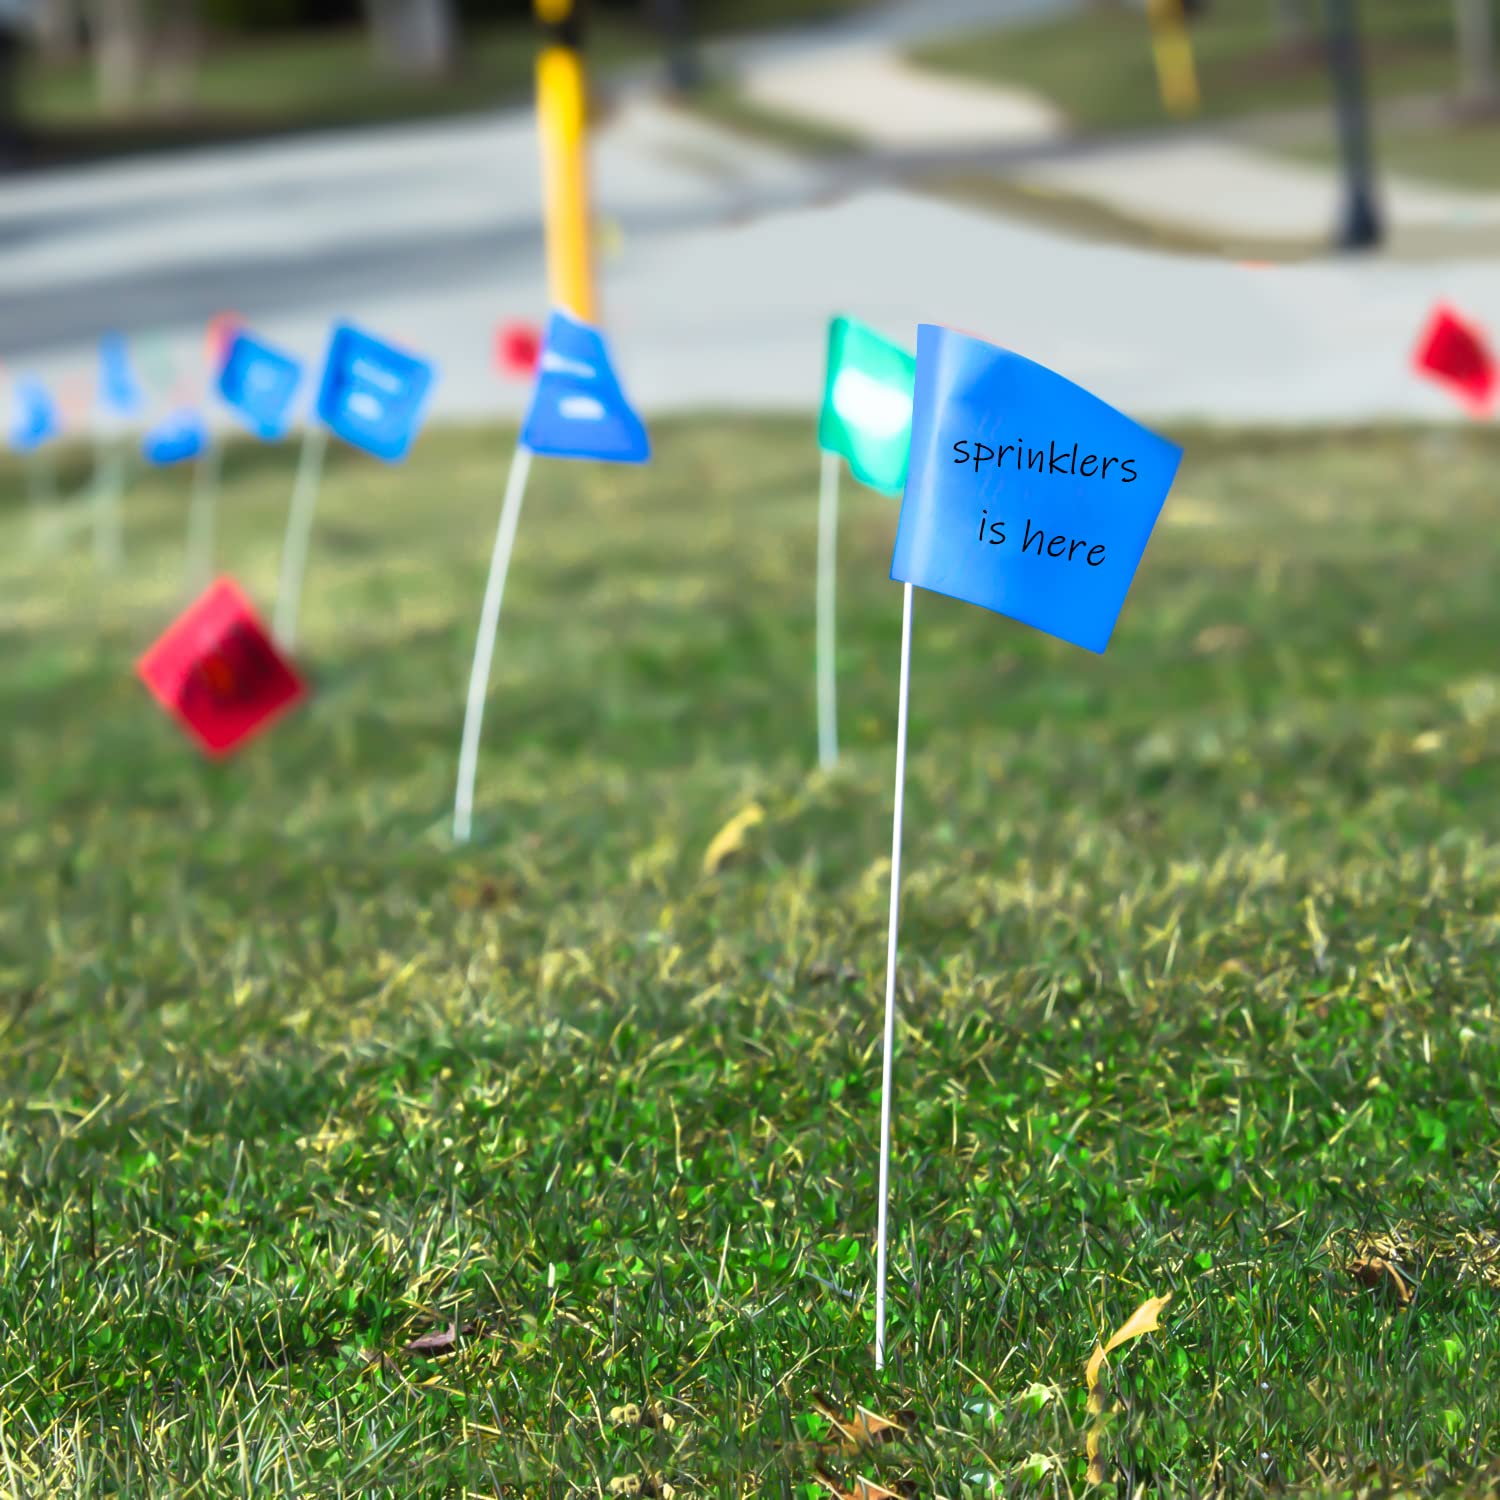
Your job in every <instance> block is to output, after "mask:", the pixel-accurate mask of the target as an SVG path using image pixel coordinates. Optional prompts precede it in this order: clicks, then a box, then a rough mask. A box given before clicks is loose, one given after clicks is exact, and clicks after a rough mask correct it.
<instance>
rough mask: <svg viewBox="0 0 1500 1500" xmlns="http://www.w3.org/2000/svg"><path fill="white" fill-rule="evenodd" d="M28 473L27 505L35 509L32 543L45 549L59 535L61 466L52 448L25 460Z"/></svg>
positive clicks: (26, 456) (29, 456) (34, 453)
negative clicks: (58, 493)
mask: <svg viewBox="0 0 1500 1500" xmlns="http://www.w3.org/2000/svg"><path fill="white" fill-rule="evenodd" d="M22 462H23V464H24V466H25V469H26V503H27V505H28V506H30V508H31V540H32V544H33V545H34V546H38V547H40V546H44V545H46V544H47V543H48V542H50V541H51V540H52V539H53V538H54V537H55V536H56V534H57V465H56V462H55V461H54V459H53V456H52V452H51V450H50V449H48V448H36V449H33V450H31V451H30V452H28V453H27V454H26V455H25V457H24V459H23V460H22Z"/></svg>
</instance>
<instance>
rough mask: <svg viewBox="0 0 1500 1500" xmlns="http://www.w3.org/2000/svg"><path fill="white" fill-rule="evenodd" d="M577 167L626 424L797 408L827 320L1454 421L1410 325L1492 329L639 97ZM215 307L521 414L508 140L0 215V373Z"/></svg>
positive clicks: (1325, 278) (138, 172)
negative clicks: (1078, 222) (414, 369)
mask: <svg viewBox="0 0 1500 1500" xmlns="http://www.w3.org/2000/svg"><path fill="white" fill-rule="evenodd" d="M960 3H964V0H960ZM594 162H595V168H596V171H595V177H596V182H597V185H598V198H599V203H600V208H601V211H602V213H603V215H604V216H605V217H606V218H607V219H609V220H613V221H615V223H617V225H618V229H619V233H618V235H617V236H610V237H609V238H612V239H617V241H618V245H617V248H616V250H615V253H613V254H612V255H609V256H606V257H605V259H604V260H603V263H602V268H601V281H602V298H603V303H604V317H605V321H606V323H607V325H608V327H609V329H610V331H611V333H612V336H613V338H614V340H615V343H616V347H617V352H618V357H619V361H620V364H621V367H622V370H623V372H624V374H625V376H626V380H627V385H628V386H629V388H630V389H631V390H632V391H633V393H634V394H635V396H636V398H637V400H638V401H639V402H640V404H641V405H642V406H643V407H645V408H646V409H647V410H648V411H664V410H668V409H682V408H696V407H705V406H710V407H722V408H752V409H788V408H802V407H808V406H810V405H812V404H813V403H814V402H815V401H816V399H817V396H818V393H819V391H820V388H821V368H820V365H821V358H822V347H823V339H824V330H825V327H826V323H827V319H828V317H829V315H830V314H831V313H833V312H835V311H846V312H849V313H852V314H854V315H856V316H860V317H864V318H866V319H868V320H870V321H872V322H874V323H876V324H877V325H879V326H882V327H884V328H886V329H887V330H889V331H890V332H891V333H892V334H893V335H896V336H898V337H902V338H905V339H907V340H910V339H912V338H913V337H914V325H915V324H916V323H917V322H918V321H923V320H926V321H938V322H949V323H952V324H955V325H957V326H960V327H963V328H967V329H970V330H973V331H975V332H979V333H982V334H985V335H986V336H988V337H991V338H993V339H995V340H996V341H997V342H1001V343H1005V344H1007V345H1009V346H1011V347H1014V348H1016V349H1018V350H1020V351H1021V352H1023V353H1025V354H1027V355H1029V356H1031V357H1033V358H1035V359H1039V360H1041V361H1043V362H1045V363H1047V364H1050V365H1052V366H1054V367H1055V368H1057V369H1058V370H1060V371H1062V372H1063V373H1065V374H1067V375H1069V376H1070V377H1072V378H1073V379H1075V380H1078V381H1079V382H1081V383H1083V384H1085V385H1087V386H1089V387H1090V388H1092V389H1094V390H1096V391H1097V392H1098V393H1099V394H1100V395H1102V396H1105V397H1106V398H1107V399H1110V400H1113V401H1115V402H1117V403H1119V404H1121V405H1122V406H1124V407H1125V408H1126V409H1127V410H1129V411H1131V412H1133V413H1135V414H1138V415H1140V416H1143V417H1146V418H1156V419H1162V418H1180V417H1206V418H1211V419H1216V420H1250V421H1266V422H1277V423H1282V422H1294V423H1295V422H1308V421H1318V420H1363V419H1368V418H1375V417H1382V416H1407V417H1423V416H1431V417H1439V418H1442V417H1453V418H1454V419H1457V418H1458V416H1459V414H1458V413H1457V412H1456V411H1455V410H1454V409H1453V408H1452V407H1451V406H1450V404H1449V403H1448V402H1447V400H1446V399H1445V398H1444V397H1443V395H1442V394H1441V393H1440V392H1436V391H1433V390H1431V389H1429V388H1428V387H1427V386H1426V385H1424V384H1423V383H1421V382H1419V381H1417V380H1416V379H1414V378H1413V377H1412V375H1411V374H1410V371H1409V369H1408V365H1407V360H1408V355H1409V350H1410V347H1411V344H1412V342H1413V340H1414V338H1415V336H1416V333H1417V330H1418V327H1419V325H1420V323H1421V322H1422V320H1423V318H1424V316H1425V314H1426V312H1427V310H1428V308H1429V306H1430V305H1431V303H1432V301H1433V300H1434V299H1435V298H1436V297H1439V296H1446V297H1448V298H1450V299H1452V300H1453V301H1455V302H1456V303H1458V304H1459V305H1460V306H1462V307H1464V308H1466V309H1467V310H1469V311H1470V312H1471V313H1472V314H1473V315H1474V316H1476V317H1478V318H1479V319H1481V320H1482V321H1485V322H1487V323H1488V324H1489V326H1491V327H1492V328H1494V329H1497V330H1500V268H1497V267H1496V265H1495V264H1493V263H1489V262H1473V263H1457V264H1448V265H1441V266H1434V265H1430V264H1429V265H1416V264H1401V263H1395V262H1391V261H1386V260H1365V261H1357V260H1329V261H1327V262H1323V263H1316V264H1303V265H1298V266H1287V267H1280V268H1276V269H1253V268H1245V267H1242V266H1239V265H1235V264H1232V263H1229V262H1225V261H1220V260H1214V259H1209V258H1195V257H1188V256H1181V255H1171V254H1160V253H1151V252H1142V251H1136V250H1127V249H1122V248H1119V247H1115V246H1109V245H1103V244H1093V243H1082V242H1077V241H1074V240H1071V239H1068V238H1065V237H1063V236H1060V235H1058V234H1054V233H1052V232H1049V231H1044V230H1041V229H1039V228H1036V227H1034V226H1031V225H1027V224H1023V223H1020V222H1016V221H1009V220H1005V219H1001V218H997V217H994V216H991V215H989V214H986V213H983V212H980V211H978V210H970V209H967V208H963V207H959V206H956V205H953V204H950V203H946V202H942V201H939V200H936V199H932V198H928V197H924V196H920V195H916V194H913V193H910V192H907V191H904V190H900V189H897V188H893V187H890V186H882V185H880V184H878V183H874V182H871V183H866V184H865V185H851V184H850V183H847V182H846V183H844V184H843V185H842V188H843V190H842V191H841V184H840V183H839V181H838V180H837V179H831V178H829V177H828V176H827V175H826V169H823V168H815V167H813V166H810V165H808V164H806V163H804V162H801V161H798V160H794V159H790V158H786V157H782V156H781V155H779V154H777V153H772V152H767V151H765V150H763V149H761V148H758V147H751V146H749V145H747V144H745V143H744V142H742V141H740V140H739V139H738V138H735V137H731V136H726V135H724V134H723V133H722V132H719V131H717V130H713V129H710V128H707V127H705V126H703V125H701V124H699V123H698V122H696V121H694V120H691V119H689V118H685V117H683V116H681V115H679V114H676V113H675V112H673V111H671V110H669V109H666V108H663V107H661V106H659V105H656V104H654V103H652V102H651V101H650V99H649V98H647V97H645V96H643V95H640V94H637V95H635V96H633V97H632V99H631V100H630V102H628V103H627V104H626V105H625V106H624V107H623V108H622V109H621V110H620V112H619V113H618V114H617V115H616V117H615V118H614V119H612V120H611V121H610V123H609V124H608V125H607V127H606V128H605V129H604V130H603V131H602V132H601V134H600V137H599V139H598V141H597V144H596V149H595V156H594ZM1203 190H1204V191H1205V192H1212V191H1213V184H1212V183H1205V184H1204V187H1203ZM225 309H233V310H234V311H236V312H238V313H240V314H242V315H243V316H244V317H245V318H246V319H247V320H248V321H250V322H251V323H252V324H254V325H256V326H257V327H258V328H260V329H261V330H262V331H263V332H264V333H265V334H266V335H267V336H268V337H271V338H273V339H276V340H278V341H280V342H282V343H284V344H286V345H287V346H289V347H291V348H293V349H295V350H299V351H301V352H302V353H304V354H306V355H308V356H309V357H311V358H316V357H317V356H318V355H319V354H320V352H321V350H322V348H323V346H324V343H325V341H326V331H327V327H328V323H329V321H330V320H331V319H332V318H333V317H335V316H344V317H350V318H353V319H354V320H355V321H357V322H361V323H363V324H366V325H368V326H369V327H371V328H372V329H373V330H375V331H378V332H382V333H384V334H386V335H388V336H390V337H393V338H395V339H396V340H397V341H399V342H404V343H406V344H408V345H410V346H412V347H414V348H416V349H418V350H420V351H422V352H424V353H426V354H428V355H429V356H431V357H432V358H433V359H434V360H435V361H436V363H437V365H438V367H439V374H440V378H439V381H438V384H437V387H436V391H435V395H434V413H435V415H438V416H444V417H450V418H473V417H479V416H485V415H490V414H493V413H496V412H512V413H513V412H516V411H518V410H519V408H520V406H521V404H522V402H523V399H524V390H523V388H522V387H520V386H519V385H516V384H514V383H507V382H505V381H504V380H502V379H500V378H499V377H498V376H497V375H496V374H495V372H494V369H493V365H492V359H491V350H492V338H493V330H494V328H495V326H496V324H497V322H498V321H500V320H503V319H506V318H513V317H515V318H528V319H534V320H540V318H541V317H542V316H543V314H544V311H545V285H544V274H543V259H542V244H541V236H540V227H539V188H538V173H537V164H536V150H535V140H534V135H533V131H532V126H531V121H530V119H529V117H527V116H526V115H525V114H521V113H512V114H507V115H499V116H490V117H485V118H481V119H468V120H456V121H447V122H442V123H437V124H424V125H418V126H403V127H399V128H391V129H385V130H378V131H366V132H362V133H358V134H350V135H347V136H339V137H320V138H317V139H314V140H300V141H282V142H276V143H269V144H260V145H255V146H239V147H232V148H231V147H219V148H214V149H212V150H205V151H203V152H198V153H188V154H184V155H183V156H181V157H178V158H174V159H170V160H164V159H156V160H152V161H145V162H136V163H131V164H121V165H110V166H106V167H94V168H89V169H86V170H75V171H71V172H67V173H58V174H54V175H48V176H36V177H31V178H27V179H24V180H21V181H18V182H16V183H13V184H8V185H7V186H6V188H5V191H4V193H3V195H0V359H3V360H4V362H5V365H6V367H7V369H8V371H9V372H11V373H19V372H20V371H22V370H35V371H36V372H38V373H41V374H43V375H46V376H49V377H52V378H59V377H68V376H71V381H66V380H65V383H67V384H68V385H69V387H70V389H72V390H73V391H75V392H77V391H80V390H82V389H83V387H84V384H85V380H84V376H85V373H86V372H87V371H88V370H89V368H90V366H91V360H92V349H93V346H94V342H95V340H96V338H97V336H98V334H99V332H100V331H101V330H104V329H107V328H118V329H121V330H123V331H124V332H126V333H127V334H131V335H133V336H141V335H147V334H150V335H156V336H157V337H158V341H159V340H160V338H163V337H164V338H166V339H168V340H170V341H171V343H172V345H173V347H174V348H175V349H176V350H177V351H178V353H179V356H180V360H179V362H180V364H181V366H182V368H183V369H184V370H186V369H189V368H190V367H191V366H192V364H193V362H194V361H195V360H196V359H198V358H199V351H200V350H201V347H202V329H203V324H204V322H205V321H206V320H207V319H208V318H209V317H211V316H212V315H214V314H215V313H218V312H220V311H223V310H225ZM80 399H81V398H80ZM75 404H77V403H76V402H75Z"/></svg>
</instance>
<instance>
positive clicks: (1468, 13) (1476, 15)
mask: <svg viewBox="0 0 1500 1500" xmlns="http://www.w3.org/2000/svg"><path fill="white" fill-rule="evenodd" d="M1453 20H1454V29H1455V31H1456V32H1457V34H1458V65H1459V95H1460V97H1461V98H1462V99H1463V102H1464V103H1465V104H1471V105H1480V106H1492V105H1494V104H1495V103H1497V102H1500V82H1497V80H1496V76H1495V12H1494V9H1493V7H1492V5H1491V3H1490V0H1454V15H1453Z"/></svg>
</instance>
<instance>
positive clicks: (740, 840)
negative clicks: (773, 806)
mask: <svg viewBox="0 0 1500 1500" xmlns="http://www.w3.org/2000/svg"><path fill="white" fill-rule="evenodd" d="M765 816H766V814H765V809H764V808H762V807H761V805H760V803H758V802H752V803H750V805H749V806H748V807H743V808H741V809H740V811H739V812H737V813H736V814H735V815H734V816H733V817H732V818H731V819H730V820H729V821H728V822H727V823H726V824H725V825H724V826H723V827H722V828H721V829H720V830H719V831H718V832H717V833H716V834H715V835H714V837H713V842H712V843H711V844H709V846H708V849H707V850H706V851H705V853H704V855H703V873H704V874H705V875H717V874H718V873H719V869H720V868H721V866H722V865H723V864H724V862H725V861H726V860H728V859H731V858H732V857H733V856H734V855H736V854H738V853H740V851H741V850H742V849H744V847H745V835H746V834H747V833H748V832H749V831H750V829H752V828H754V827H755V825H756V824H757V823H761V822H764V821H765Z"/></svg>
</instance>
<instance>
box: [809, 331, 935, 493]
mask: <svg viewBox="0 0 1500 1500" xmlns="http://www.w3.org/2000/svg"><path fill="white" fill-rule="evenodd" d="M916 373H917V362H916V360H915V359H914V358H913V357H912V356H911V355H910V354H908V353H907V352H906V350H905V349H903V348H902V347H901V345H900V344H893V343H892V342H891V341H890V340H889V339H888V338H884V337H882V336H881V335H880V334H878V333H876V332H875V330H874V329H873V328H868V327H866V326H865V325H864V324H863V323H856V322H855V321H854V320H853V319H852V318H835V319H834V320H833V322H832V323H830V324H829V325H828V372H827V375H826V376H825V378H824V384H823V410H822V413H821V414H820V416H819V417H818V446H819V447H820V448H823V449H826V450H827V451H828V452H830V453H837V454H839V455H841V456H842V457H843V458H844V459H846V460H847V461H848V464H849V468H850V469H851V470H852V471H853V474H854V477H855V478H856V479H858V480H860V481H861V482H862V483H864V484H867V485H869V486H870V487H871V488H872V489H877V490H884V491H885V492H886V493H887V494H888V495H899V494H900V493H901V491H902V490H903V489H904V488H905V486H906V460H907V455H908V453H909V452H910V450H911V399H912V390H913V387H914V386H915V384H916Z"/></svg>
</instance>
